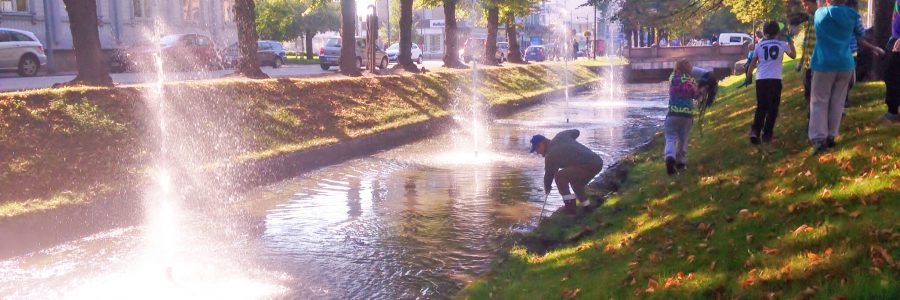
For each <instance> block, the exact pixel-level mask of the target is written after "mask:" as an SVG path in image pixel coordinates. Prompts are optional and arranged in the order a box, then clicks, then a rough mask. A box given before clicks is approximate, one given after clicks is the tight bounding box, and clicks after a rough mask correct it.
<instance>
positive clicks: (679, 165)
mask: <svg viewBox="0 0 900 300" xmlns="http://www.w3.org/2000/svg"><path fill="white" fill-rule="evenodd" d="M685 168H687V164H686V163H675V169H677V170H679V171H680V170H684V169H685Z"/></svg>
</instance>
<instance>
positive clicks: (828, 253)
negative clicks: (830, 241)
mask: <svg viewBox="0 0 900 300" xmlns="http://www.w3.org/2000/svg"><path fill="white" fill-rule="evenodd" d="M832 252H833V250H831V248H828V249H825V256H829V255H831V253H832Z"/></svg>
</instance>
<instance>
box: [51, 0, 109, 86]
mask: <svg viewBox="0 0 900 300" xmlns="http://www.w3.org/2000/svg"><path fill="white" fill-rule="evenodd" d="M63 3H65V5H66V13H68V14H69V22H70V23H69V30H71V31H72V46H73V48H74V50H75V64H76V66H77V69H78V75H77V76H75V79H72V81H70V82H67V83H64V84H62V85H96V86H112V85H113V81H112V78H111V77H110V76H109V65H108V64H107V63H106V59H105V58H104V55H103V51H101V50H100V32H99V29H98V26H99V25H98V24H97V1H96V0H63Z"/></svg>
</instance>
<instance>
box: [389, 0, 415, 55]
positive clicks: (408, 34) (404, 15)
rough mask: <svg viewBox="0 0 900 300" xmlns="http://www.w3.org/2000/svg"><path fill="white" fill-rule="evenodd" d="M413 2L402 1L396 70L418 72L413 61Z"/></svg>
mask: <svg viewBox="0 0 900 300" xmlns="http://www.w3.org/2000/svg"><path fill="white" fill-rule="evenodd" d="M412 6H413V0H400V53H398V54H397V65H396V66H394V68H402V69H404V70H407V71H410V72H415V71H417V70H418V68H417V67H416V63H415V62H413V60H412V31H413V21H412V17H413V8H412Z"/></svg>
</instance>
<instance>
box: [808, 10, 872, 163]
mask: <svg viewBox="0 0 900 300" xmlns="http://www.w3.org/2000/svg"><path fill="white" fill-rule="evenodd" d="M846 3H847V0H828V1H827V5H828V6H825V7H820V8H819V9H818V10H816V14H815V17H814V20H815V26H816V46H815V48H814V49H813V56H812V61H811V62H810V69H812V70H813V76H812V95H811V96H812V97H811V109H810V118H809V132H808V134H809V139H810V141H812V143H813V147H814V153H816V154H818V153H821V152H823V151H825V150H827V149H829V148H832V147H835V145H836V143H835V138H836V137H837V135H838V131H839V128H840V124H841V118H842V114H843V113H844V102H845V101H846V99H847V92H848V91H847V87H848V86H849V84H850V80H852V77H853V72H854V69H855V63H854V61H853V54H852V53H851V52H850V45H849V41H850V40H851V37H854V36H855V37H856V38H857V40H858V41H859V43H860V46H863V47H868V48H871V49H872V51H873V52H874V53H875V55H877V56H880V55H883V54H884V51H883V50H881V49H880V48H877V47H874V46H872V45H871V44H869V43H868V42H866V41H865V40H862V39H860V38H861V37H862V35H861V33H859V32H858V31H856V30H855V28H856V27H857V23H859V22H860V20H859V14H858V13H857V12H856V11H854V10H853V9H850V8H849V7H847V6H845V4H846Z"/></svg>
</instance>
